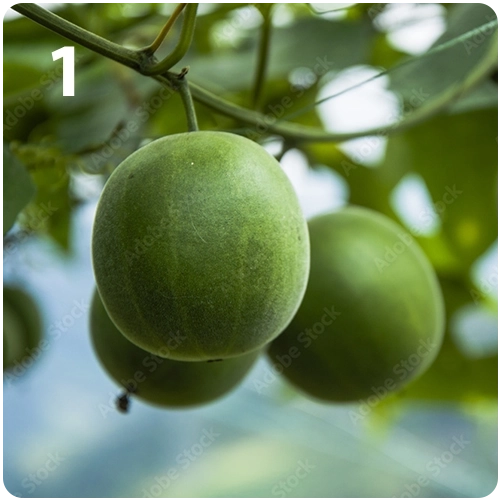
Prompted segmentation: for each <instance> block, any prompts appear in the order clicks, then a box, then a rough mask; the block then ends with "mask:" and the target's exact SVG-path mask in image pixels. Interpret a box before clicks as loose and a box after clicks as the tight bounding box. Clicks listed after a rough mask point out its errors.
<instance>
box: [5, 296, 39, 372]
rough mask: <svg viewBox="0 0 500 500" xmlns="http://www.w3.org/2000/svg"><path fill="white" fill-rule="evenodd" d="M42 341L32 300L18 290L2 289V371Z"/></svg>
mask: <svg viewBox="0 0 500 500" xmlns="http://www.w3.org/2000/svg"><path fill="white" fill-rule="evenodd" d="M41 339H42V322H41V318H40V313H39V311H38V307H37V306H36V304H35V302H34V301H33V299H32V298H31V297H30V296H29V295H28V294H27V293H26V292H24V291H23V290H21V289H18V288H11V287H4V288H3V369H4V371H5V370H8V369H10V368H13V367H14V366H16V365H17V364H19V363H21V362H22V361H23V359H24V358H25V357H28V356H29V355H30V351H31V350H32V349H34V348H35V347H36V346H37V345H38V344H39V343H40V340H41Z"/></svg>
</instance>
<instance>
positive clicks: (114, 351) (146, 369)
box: [90, 291, 260, 407]
mask: <svg viewBox="0 0 500 500" xmlns="http://www.w3.org/2000/svg"><path fill="white" fill-rule="evenodd" d="M90 330H91V335H92V343H93V346H94V350H95V352H96V354H97V356H98V358H99V360H100V362H101V364H102V366H103V367H104V369H105V370H106V371H107V372H108V374H109V375H110V376H111V377H112V378H113V379H114V380H115V381H116V382H117V383H118V384H120V385H121V386H122V387H124V388H125V389H127V385H128V384H130V381H131V380H132V381H133V383H132V387H134V388H135V391H134V392H133V395H134V396H137V397H138V398H139V399H141V400H144V401H146V402H148V403H152V404H154V405H158V406H166V407H183V406H195V405H201V404H204V403H209V402H211V401H214V400H215V399H217V398H219V397H221V396H223V395H225V394H227V393H228V392H229V391H231V390H232V389H233V388H235V387H236V386H237V385H238V384H239V383H240V382H241V381H242V380H243V378H244V377H245V375H247V373H248V372H249V371H250V368H251V367H252V366H253V364H254V362H255V361H256V359H257V357H258V356H259V354H260V352H252V353H250V354H245V355H243V356H241V357H237V358H231V359H226V360H223V361H218V362H213V363H210V362H207V361H198V362H186V361H173V360H171V359H165V358H162V357H158V356H155V355H153V354H151V353H149V352H147V351H144V350H142V349H140V348H139V347H137V346H136V345H135V344H132V342H130V341H128V340H127V339H126V338H125V337H124V336H123V335H122V334H121V332H120V331H119V330H118V329H117V328H116V326H115V325H114V324H113V322H112V321H111V319H110V318H109V316H108V313H107V312H106V309H105V308H104V306H103V304H102V301H101V298H100V297H99V294H98V292H97V291H96V292H95V293H94V297H93V299H92V305H91V311H90ZM139 372H140V375H137V374H138V373H139Z"/></svg>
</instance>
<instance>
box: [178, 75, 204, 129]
mask: <svg viewBox="0 0 500 500" xmlns="http://www.w3.org/2000/svg"><path fill="white" fill-rule="evenodd" d="M188 71H189V67H186V68H183V69H182V70H181V72H180V73H179V74H178V75H177V82H176V85H175V84H174V85H175V86H176V90H178V91H179V94H180V95H181V99H182V104H183V105H184V111H185V113H186V118H187V124H188V130H189V132H197V131H198V130H199V128H198V120H197V118H196V110H195V109H194V103H193V98H192V97H191V91H190V90H189V84H188V81H187V78H186V74H187V72H188Z"/></svg>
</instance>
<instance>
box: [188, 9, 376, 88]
mask: <svg viewBox="0 0 500 500" xmlns="http://www.w3.org/2000/svg"><path fill="white" fill-rule="evenodd" d="M232 30H233V31H235V30H237V31H238V32H240V31H242V30H244V27H241V26H238V27H237V28H232ZM245 34H246V37H245V39H246V43H244V44H241V45H240V46H239V47H238V48H237V49H236V50H224V51H222V50H220V51H219V53H217V54H216V56H215V55H214V53H204V54H202V53H198V54H195V53H194V52H191V53H190V54H189V57H188V58H187V59H186V61H183V64H189V65H190V67H191V70H190V76H191V77H192V78H193V81H200V82H203V85H204V86H206V87H210V86H211V87H212V88H213V89H215V90H217V87H219V88H220V89H221V90H226V91H235V90H242V89H246V88H248V87H249V85H250V84H251V82H252V74H253V68H255V61H256V54H257V46H256V42H257V40H258V32H257V30H246V31H245ZM374 34H375V31H374V29H373V26H372V25H371V23H370V22H369V20H368V19H366V18H362V19H359V20H356V21H331V20H327V19H323V18H318V17H302V18H299V19H296V20H295V22H294V23H293V24H291V25H290V26H286V27H273V30H272V33H271V42H270V54H269V61H268V72H267V80H268V81H272V80H280V79H283V78H287V77H288V75H289V73H290V72H291V71H292V70H294V69H295V68H303V69H304V68H308V69H309V70H311V71H313V72H315V73H316V74H317V75H318V76H321V75H324V74H325V73H326V72H328V71H331V70H335V71H338V70H340V69H344V68H347V67H349V66H352V65H355V64H362V63H365V62H366V61H367V60H368V58H369V53H370V41H371V39H372V36H374ZM221 36H224V34H222V35H221ZM346 47H349V50H346V49H345V48H346Z"/></svg>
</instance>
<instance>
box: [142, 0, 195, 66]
mask: <svg viewBox="0 0 500 500" xmlns="http://www.w3.org/2000/svg"><path fill="white" fill-rule="evenodd" d="M197 10H198V4H197V3H188V4H187V7H186V9H185V10H184V20H183V21H184V22H183V24H182V30H181V35H180V37H179V41H178V42H177V45H176V46H175V48H174V50H173V51H172V52H171V53H170V54H169V55H168V56H166V57H165V58H164V59H162V60H161V61H160V62H158V63H156V64H153V65H150V66H147V67H145V68H143V70H142V71H141V73H142V74H143V75H145V76H155V75H160V74H161V73H165V72H166V71H168V70H169V69H170V68H171V67H172V66H174V65H176V64H177V63H178V62H179V61H180V60H181V59H182V58H183V57H184V56H185V55H186V52H187V51H188V50H189V47H190V46H191V42H192V40H193V32H194V25H195V22H196V11H197Z"/></svg>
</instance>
